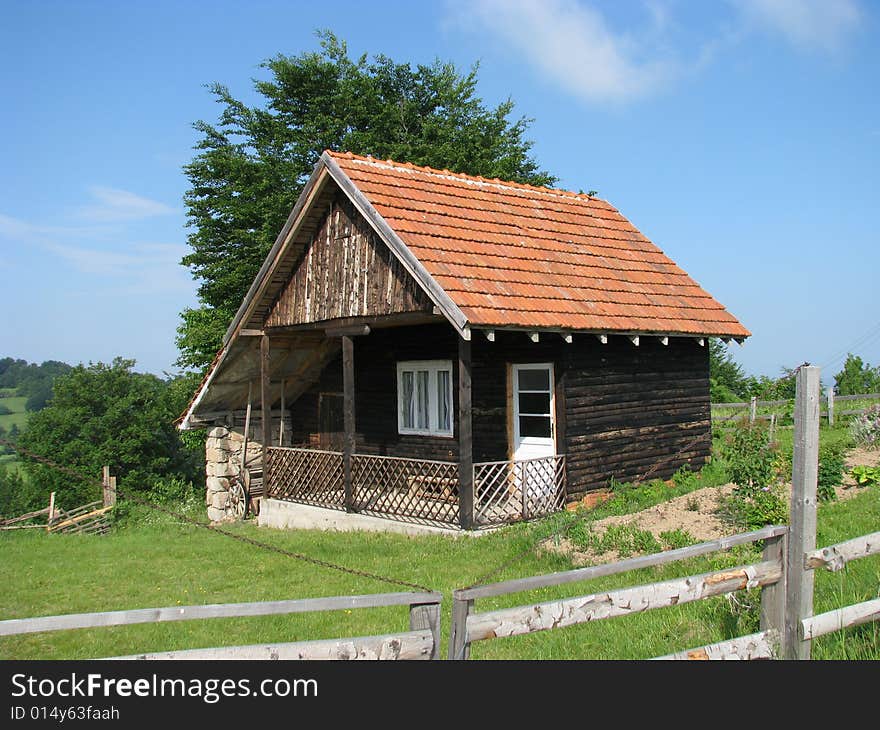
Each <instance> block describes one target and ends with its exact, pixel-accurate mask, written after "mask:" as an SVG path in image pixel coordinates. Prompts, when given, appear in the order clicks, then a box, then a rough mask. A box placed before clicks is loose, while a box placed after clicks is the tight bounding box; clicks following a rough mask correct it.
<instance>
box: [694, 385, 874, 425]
mask: <svg viewBox="0 0 880 730" xmlns="http://www.w3.org/2000/svg"><path fill="white" fill-rule="evenodd" d="M859 401H863V402H865V403H868V402H870V401H877V403H878V404H880V393H865V394H863V395H835V394H834V388H831V387H829V388H827V389H826V391H825V398H824V402H823V403H822V404H821V409H820V417H822V418H825V419H826V420H827V422H828V425H829V426H833V425H834V419H835V417H841V416H855V415H859V414H861V413H865V412H866V411H867V410H868V409H869V408H870V407H871V406H870V405H866V406H865V407H864V408H846V407H844V409H838V405H837V404H838V403H847V404H848V403H854V402H859ZM794 403H795V401H794V400H758V399H757V398H754V397H753V398H751V399H750V400H749V401H745V402H742V403H713V404H712V406H711V411H712V422H713V423H717V424H724V423H727V422H730V421H737V420H740V419H744V418H746V416H748V420H749V422H750V423H754V422H755V421H771V423H772V424H774V425H775V424H776V423H777V422H778V421H781V420H782V419H783V417H784V416H786V415H789V414H790V413H793V408H794ZM872 405H875V404H872ZM727 411H733V412H732V413H727Z"/></svg>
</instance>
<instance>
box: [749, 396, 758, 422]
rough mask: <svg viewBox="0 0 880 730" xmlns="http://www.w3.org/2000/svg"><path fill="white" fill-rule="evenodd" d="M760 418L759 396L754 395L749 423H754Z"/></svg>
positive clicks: (750, 406) (750, 407)
mask: <svg viewBox="0 0 880 730" xmlns="http://www.w3.org/2000/svg"><path fill="white" fill-rule="evenodd" d="M757 417H758V396H756V395H753V396H752V399H751V401H749V423H754V422H755V419H756V418H757Z"/></svg>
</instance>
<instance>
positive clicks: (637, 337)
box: [180, 151, 750, 529]
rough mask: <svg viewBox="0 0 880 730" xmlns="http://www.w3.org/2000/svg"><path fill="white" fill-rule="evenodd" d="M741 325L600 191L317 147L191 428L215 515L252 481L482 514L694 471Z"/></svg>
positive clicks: (554, 504)
mask: <svg viewBox="0 0 880 730" xmlns="http://www.w3.org/2000/svg"><path fill="white" fill-rule="evenodd" d="M749 334H750V333H749V331H748V330H747V329H746V328H745V327H743V325H742V324H740V323H739V322H738V321H737V320H736V318H735V317H733V316H732V315H731V314H730V313H729V312H727V311H726V310H725V308H724V307H723V306H722V305H721V304H719V303H718V302H717V301H716V300H715V299H713V298H712V297H711V296H710V295H709V294H708V293H706V292H705V291H704V290H703V289H702V288H701V287H700V286H699V285H698V284H697V283H696V282H695V281H694V280H693V279H691V278H690V277H689V276H688V275H687V273H685V272H684V271H683V270H682V269H681V268H679V267H678V266H677V265H676V264H675V263H674V262H673V261H671V260H670V259H669V258H668V257H667V256H666V255H665V254H664V253H663V252H662V251H661V250H660V249H659V248H658V247H657V246H655V245H654V244H653V243H651V241H649V240H648V239H647V238H646V237H645V236H643V235H642V234H641V233H640V232H639V231H638V230H637V229H636V228H635V227H634V226H633V225H632V224H631V223H630V222H629V221H628V220H627V219H625V218H624V217H623V216H622V215H621V214H620V213H619V212H618V211H617V210H616V209H615V208H614V207H613V206H611V205H610V204H609V203H607V202H605V201H604V200H600V199H598V198H596V197H592V196H589V195H585V194H579V193H572V192H566V191H563V190H556V189H552V188H537V187H532V186H528V185H520V184H515V183H508V182H503V181H500V180H489V179H484V178H479V177H471V176H468V175H460V174H456V173H452V172H449V171H448V170H435V169H431V168H425V167H417V166H414V165H410V164H401V163H397V162H393V161H390V160H378V159H373V158H369V157H359V156H355V155H352V154H340V153H336V152H331V151H327V152H324V153H323V154H322V155H321V157H320V159H319V161H318V163H317V165H316V166H315V169H314V171H313V173H312V175H311V178H310V179H309V181H308V183H307V185H306V187H305V189H304V190H303V193H302V195H301V196H300V198H299V200H298V202H297V204H296V206H295V207H294V209H293V211H292V212H291V214H290V216H289V218H288V220H287V222H286V224H285V226H284V228H283V230H282V231H281V232H280V234H279V236H278V238H277V240H276V242H275V245H274V247H273V248H272V250H271V251H270V253H269V255H268V256H267V258H266V260H265V262H264V264H263V266H262V268H261V269H260V271H259V273H258V275H257V277H256V278H255V280H254V282H253V284H252V286H251V288H250V291H249V292H248V294H247V296H246V297H245V299H244V301H243V302H242V304H241V307H240V308H239V310H238V313H237V315H236V317H235V319H234V321H233V322H232V324H231V325H230V327H229V329H228V331H227V333H226V335H225V338H224V344H223V347H222V349H221V350H220V352H219V353H218V354H217V357H216V358H215V360H214V362H213V364H212V365H211V367H210V369H209V371H208V373H207V374H206V376H205V378H204V380H203V382H202V385H201V387H200V388H199V390H198V392H197V393H196V394H195V396H194V397H193V399H192V401H191V403H190V405H189V407H188V409H187V411H186V413H185V414H184V415H183V416H182V420H181V423H180V427H181V428H183V429H190V428H206V427H207V428H209V429H210V430H209V439H208V452H209V453H208V469H207V471H208V501H209V514H210V515H211V517H212V518H213V519H218V518H219V517H221V516H222V514H224V512H225V511H228V509H229V504H230V494H231V493H232V492H233V491H234V489H233V488H234V487H235V486H236V484H240V483H242V482H248V481H250V484H251V485H253V484H255V483H256V484H259V487H258V489H257V490H256V491H257V492H259V493H260V496H261V499H262V501H263V503H264V507H265V506H266V505H267V504H269V502H270V501H272V500H276V501H277V500H280V501H287V502H294V503H301V504H308V505H313V506H319V507H324V508H327V509H334V510H345V511H349V512H359V513H363V514H369V515H374V516H380V517H388V518H391V519H397V520H405V521H413V522H422V523H429V524H439V525H446V526H452V527H456V528H462V529H473V528H479V527H482V526H487V525H496V524H500V523H506V522H510V521H515V520H522V519H529V518H532V517H536V516H540V515H543V514H547V513H548V512H551V511H554V510H557V509H560V508H562V507H563V506H564V504H565V503H566V501H570V500H573V499H577V498H579V497H580V496H582V495H584V494H585V493H586V492H588V491H590V490H595V489H599V488H603V487H607V486H608V484H609V481H610V480H611V479H612V478H614V479H616V480H618V481H634V480H641V479H644V478H645V477H646V476H648V475H649V476H650V477H661V478H665V477H669V476H670V475H671V474H673V473H674V472H675V471H676V470H677V469H679V468H680V467H681V465H682V464H685V463H687V464H691V465H693V467H694V468H699V466H701V465H702V463H703V462H704V460H705V458H706V457H707V456H708V455H709V453H710V448H711V429H710V415H709V354H708V350H709V348H708V343H707V338H709V337H721V338H725V339H735V340H737V341H740V342H742V340H743V339H744V338H746V337H748V336H749ZM263 424H266V426H267V427H266V428H264V427H263ZM242 452H244V453H242ZM255 456H256V458H254V457H255ZM236 460H237V461H236ZM252 462H253V463H252ZM249 477H250V480H249V479H248V478H249ZM251 491H252V492H253V491H255V490H253V488H252V489H251Z"/></svg>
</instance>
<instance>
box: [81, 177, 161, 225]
mask: <svg viewBox="0 0 880 730" xmlns="http://www.w3.org/2000/svg"><path fill="white" fill-rule="evenodd" d="M89 192H90V193H91V194H92V197H93V198H95V200H96V203H95V204H92V205H86V206H83V207H81V208H80V209H79V210H78V211H77V214H78V215H79V217H81V218H87V219H88V220H92V221H99V222H110V221H130V220H142V219H144V218H152V217H154V216H159V215H169V214H171V213H174V212H176V211H175V210H174V208H172V207H170V206H168V205H165V204H164V203H160V202H158V201H156V200H150V199H149V198H144V197H142V196H140V195H136V194H135V193H131V192H129V191H127V190H119V189H117V188H108V187H103V186H100V185H96V186H93V187H91V188H89Z"/></svg>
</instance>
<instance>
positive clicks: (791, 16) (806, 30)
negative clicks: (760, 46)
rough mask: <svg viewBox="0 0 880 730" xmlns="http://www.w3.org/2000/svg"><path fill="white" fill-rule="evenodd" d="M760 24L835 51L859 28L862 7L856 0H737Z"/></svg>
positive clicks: (802, 45)
mask: <svg viewBox="0 0 880 730" xmlns="http://www.w3.org/2000/svg"><path fill="white" fill-rule="evenodd" d="M733 4H734V5H735V6H736V7H738V8H739V9H740V10H741V11H742V12H743V13H744V14H745V16H746V18H747V20H748V21H749V22H751V23H752V24H753V25H755V26H756V27H758V28H763V29H765V30H768V31H770V32H773V33H778V34H781V35H782V36H783V37H784V38H785V39H786V40H787V41H788V42H789V43H791V44H792V45H795V46H798V47H800V48H805V49H818V50H820V51H825V52H834V51H837V50H839V49H840V47H841V46H842V44H843V43H844V41H845V39H846V38H847V37H848V36H849V35H850V34H851V33H852V32H853V31H855V30H857V29H858V27H859V24H860V21H861V19H862V11H861V9H860V8H859V5H858V3H857V2H856V0H735V2H734V3H733Z"/></svg>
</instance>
